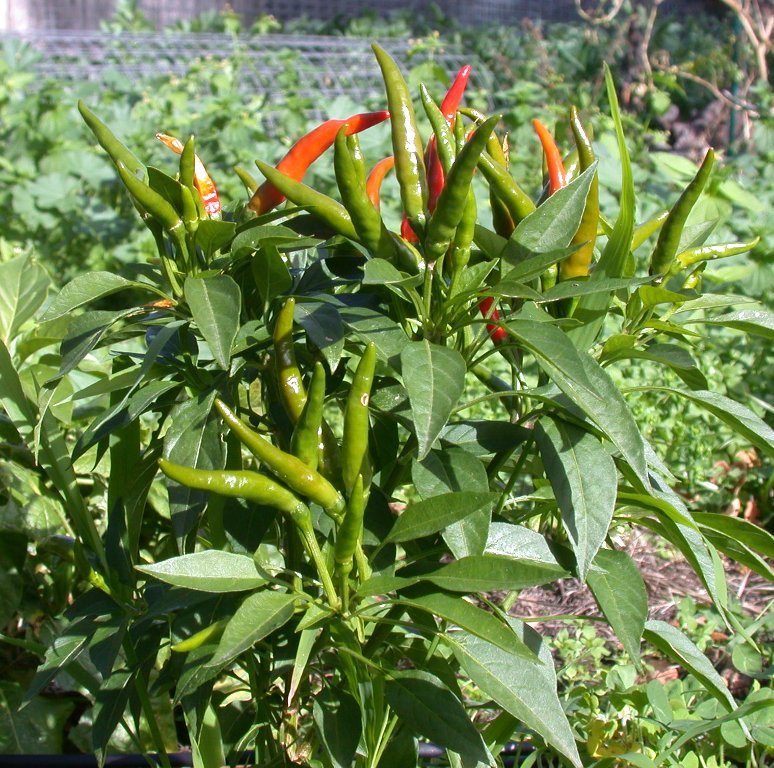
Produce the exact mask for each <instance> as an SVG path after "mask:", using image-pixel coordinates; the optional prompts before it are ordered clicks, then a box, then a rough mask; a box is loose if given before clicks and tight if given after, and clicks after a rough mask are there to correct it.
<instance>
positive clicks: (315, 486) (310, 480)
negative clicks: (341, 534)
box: [215, 398, 345, 521]
mask: <svg viewBox="0 0 774 768" xmlns="http://www.w3.org/2000/svg"><path fill="white" fill-rule="evenodd" d="M215 407H216V408H217V409H218V412H219V413H220V415H221V417H222V418H223V421H225V422H226V424H227V425H228V428H229V429H230V430H231V431H232V432H233V433H234V434H235V435H236V436H237V437H238V438H239V440H240V442H241V443H242V445H244V446H245V448H247V449H248V450H249V451H250V453H252V454H253V456H255V457H256V458H257V459H258V460H259V461H260V462H261V463H262V464H263V465H265V467H266V468H267V469H268V470H269V471H270V472H271V473H272V474H273V475H275V476H276V477H277V478H279V479H280V480H282V482H283V483H285V485H287V486H288V488H290V489H291V490H292V491H293V492H294V493H297V494H299V495H300V496H305V497H306V498H307V499H311V500H312V501H313V502H315V504H319V505H320V506H321V507H322V508H323V509H324V510H325V512H326V513H327V514H328V515H329V516H330V517H332V518H333V519H334V520H336V521H340V520H341V518H342V515H343V514H344V507H345V501H344V497H343V496H342V495H341V494H340V493H339V492H338V491H337V490H336V489H335V488H334V487H333V486H332V485H331V484H330V483H329V482H328V481H327V480H326V479H325V478H324V477H323V476H322V475H321V474H320V473H319V472H317V471H316V470H314V469H312V468H311V467H308V466H307V465H306V464H304V462H303V461H301V459H299V458H297V457H296V456H293V455H292V454H289V453H285V451H283V450H282V449H281V448H277V446H276V445H273V444H272V443H270V442H269V441H268V440H267V439H266V438H265V437H263V436H262V435H259V434H258V433H257V432H253V430H252V429H250V427H248V426H247V424H245V423H244V422H243V421H242V420H241V419H240V418H239V417H238V416H237V415H236V414H235V413H234V412H233V411H232V410H231V409H230V408H229V407H228V406H227V405H226V404H225V403H224V402H223V401H222V400H220V399H219V398H218V399H216V400H215Z"/></svg>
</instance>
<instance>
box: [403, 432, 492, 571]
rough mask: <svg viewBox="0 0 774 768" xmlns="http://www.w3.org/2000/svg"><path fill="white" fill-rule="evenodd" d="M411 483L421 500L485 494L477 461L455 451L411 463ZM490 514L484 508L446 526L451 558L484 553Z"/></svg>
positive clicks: (435, 453) (485, 481) (486, 484)
mask: <svg viewBox="0 0 774 768" xmlns="http://www.w3.org/2000/svg"><path fill="white" fill-rule="evenodd" d="M411 479H412V480H413V482H414V487H415V488H416V490H417V493H418V494H419V496H420V497H421V498H422V499H427V498H430V497H432V496H438V495H440V494H442V493H444V492H447V491H463V490H465V491H480V492H486V491H488V490H489V478H488V477H487V474H486V468H485V467H484V465H483V464H482V462H481V460H480V459H479V458H477V457H476V456H473V455H472V454H471V453H469V452H468V451H465V450H462V449H461V448H456V447H451V448H448V449H447V450H445V451H430V453H428V454H427V456H426V457H425V459H424V460H423V461H421V462H417V461H415V462H414V464H413V466H412V470H411ZM491 513H492V510H491V507H490V506H488V505H487V506H485V507H482V508H481V509H479V510H473V511H471V513H470V514H469V515H466V516H465V517H463V518H462V520H458V521H457V522H456V523H452V524H451V525H448V526H446V528H445V529H444V531H443V538H444V541H445V542H446V543H447V545H448V546H449V549H450V550H451V553H452V555H454V557H455V558H457V559H459V558H461V557H466V556H467V555H482V554H483V553H484V546H485V545H486V537H487V533H488V531H489V523H490V520H491V516H492V514H491Z"/></svg>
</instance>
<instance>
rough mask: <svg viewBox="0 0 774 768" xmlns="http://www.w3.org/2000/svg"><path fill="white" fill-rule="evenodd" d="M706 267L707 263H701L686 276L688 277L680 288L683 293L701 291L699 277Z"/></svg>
mask: <svg viewBox="0 0 774 768" xmlns="http://www.w3.org/2000/svg"><path fill="white" fill-rule="evenodd" d="M706 267H707V262H706V261H705V262H703V263H702V264H699V266H698V267H696V269H694V270H693V271H692V272H690V273H689V274H688V277H686V278H685V280H684V281H683V285H682V288H683V290H684V291H700V290H701V277H702V272H704V270H705V269H706Z"/></svg>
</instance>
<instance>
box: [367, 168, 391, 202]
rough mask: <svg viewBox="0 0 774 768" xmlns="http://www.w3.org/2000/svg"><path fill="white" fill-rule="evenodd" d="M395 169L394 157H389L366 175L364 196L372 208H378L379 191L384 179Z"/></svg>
mask: <svg viewBox="0 0 774 768" xmlns="http://www.w3.org/2000/svg"><path fill="white" fill-rule="evenodd" d="M394 167H395V157H394V155H390V156H389V157H385V158H384V159H383V160H380V161H379V162H378V163H377V164H376V165H375V166H374V167H373V168H371V172H370V173H369V174H368V177H367V178H366V194H367V195H368V199H369V200H370V201H371V203H372V204H373V206H374V208H377V209H378V208H379V203H380V201H381V197H380V196H381V189H382V182H383V181H384V177H385V176H386V175H387V174H388V173H389V172H390V171H391V170H392V169H393V168H394Z"/></svg>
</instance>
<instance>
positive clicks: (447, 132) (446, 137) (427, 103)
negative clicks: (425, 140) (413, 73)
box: [419, 84, 457, 174]
mask: <svg viewBox="0 0 774 768" xmlns="http://www.w3.org/2000/svg"><path fill="white" fill-rule="evenodd" d="M419 94H420V96H421V97H422V106H423V107H424V108H425V114H426V115H427V119H428V120H429V121H430V126H431V127H432V129H433V136H434V138H435V150H436V151H437V152H438V158H439V159H440V161H441V167H442V168H443V172H444V173H445V174H446V173H449V169H450V168H451V166H452V163H453V162H454V157H455V155H456V154H457V149H456V146H455V143H454V133H453V132H452V129H451V127H450V125H449V122H448V120H447V119H446V116H445V115H444V114H443V112H441V108H440V107H439V106H438V105H437V104H436V103H435V102H434V101H433V97H432V96H431V95H430V93H429V92H428V90H427V88H426V87H425V86H424V84H420V86H419Z"/></svg>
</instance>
